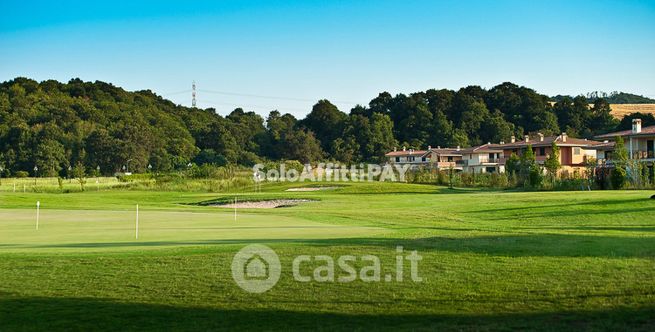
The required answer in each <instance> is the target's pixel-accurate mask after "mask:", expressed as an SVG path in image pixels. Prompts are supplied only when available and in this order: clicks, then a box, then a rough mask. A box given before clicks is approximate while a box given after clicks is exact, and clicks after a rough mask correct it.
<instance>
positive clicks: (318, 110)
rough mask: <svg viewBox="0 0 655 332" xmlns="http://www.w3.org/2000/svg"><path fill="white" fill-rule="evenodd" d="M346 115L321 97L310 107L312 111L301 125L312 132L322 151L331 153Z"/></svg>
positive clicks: (341, 130)
mask: <svg viewBox="0 0 655 332" xmlns="http://www.w3.org/2000/svg"><path fill="white" fill-rule="evenodd" d="M347 117H348V116H347V115H346V114H345V113H343V112H341V111H339V109H338V108H337V107H336V106H334V105H333V104H332V103H330V102H329V101H328V100H325V99H323V100H319V101H318V103H316V105H314V107H312V111H311V112H310V113H309V114H308V115H307V117H305V119H304V120H302V121H301V125H302V126H304V127H306V128H307V129H309V130H311V131H312V132H314V134H315V136H316V138H317V139H318V140H319V141H320V142H321V148H322V149H323V150H324V151H327V152H329V153H330V154H333V153H334V151H332V150H331V148H332V146H333V142H334V140H336V139H337V138H339V137H340V136H341V134H342V132H343V128H344V124H345V121H346V118H347Z"/></svg>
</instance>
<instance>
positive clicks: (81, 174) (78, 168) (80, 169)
mask: <svg viewBox="0 0 655 332" xmlns="http://www.w3.org/2000/svg"><path fill="white" fill-rule="evenodd" d="M73 175H74V176H75V178H76V179H77V181H78V182H79V184H80V189H81V190H82V191H84V185H86V169H85V168H84V165H83V164H82V162H78V163H77V164H76V165H75V167H74V168H73Z"/></svg>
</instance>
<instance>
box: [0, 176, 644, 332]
mask: <svg viewBox="0 0 655 332" xmlns="http://www.w3.org/2000/svg"><path fill="white" fill-rule="evenodd" d="M300 186H309V185H307V184H298V183H296V184H267V185H264V186H263V187H262V190H261V192H234V193H229V194H220V193H193V192H166V191H135V190H127V189H125V190H117V189H116V190H114V189H101V190H89V191H86V192H77V193H35V192H25V193H24V192H7V191H5V192H0V331H4V330H26V331H29V330H34V331H37V330H38V331H43V330H47V331H57V330H80V331H91V330H100V329H102V330H106V329H115V330H118V329H120V330H123V331H149V330H234V329H237V328H238V329H244V330H262V329H263V330H288V329H298V330H353V329H355V330H397V329H417V330H435V329H436V330H462V329H466V330H471V329H472V330H503V329H504V330H508V329H538V330H612V329H614V330H616V329H625V328H631V329H634V330H650V329H652V327H653V326H655V200H652V199H649V197H650V196H651V195H653V194H655V192H653V191H593V192H516V191H489V190H476V189H448V188H444V187H437V186H433V185H417V184H403V183H340V184H339V187H338V188H334V189H332V190H319V191H306V192H305V191H286V190H287V189H288V188H292V187H300ZM235 197H236V198H237V200H238V201H251V200H252V201H261V200H269V199H306V200H309V201H307V202H303V203H299V204H298V205H297V206H291V207H281V208H275V209H236V216H235V210H234V209H233V208H228V207H221V206H220V205H218V203H223V202H230V201H232V200H233V199H234V198H235ZM37 201H39V202H40V209H39V227H38V230H37V229H36V202H37ZM214 203H216V204H214ZM137 204H138V205H139V236H138V239H137V238H136V205H137ZM249 244H264V245H266V246H269V247H270V248H272V249H273V250H275V252H276V253H277V255H278V257H279V259H280V261H281V265H282V272H281V277H280V279H279V282H278V283H277V284H276V285H275V286H274V287H273V288H272V289H270V290H269V291H267V292H264V293H261V294H254V293H248V292H246V291H244V290H242V289H241V288H239V286H237V284H236V283H235V282H234V280H233V278H232V274H231V270H230V266H231V263H232V257H233V256H234V255H235V254H236V253H237V252H238V251H239V250H240V249H241V248H243V247H244V246H246V245H249ZM398 247H402V248H403V249H404V251H405V253H407V254H408V253H409V252H410V251H416V252H417V253H418V254H419V255H421V257H422V260H420V261H419V263H418V274H419V276H420V277H421V278H422V281H413V280H411V279H410V278H409V277H407V278H405V280H403V281H396V280H395V279H394V280H391V281H385V280H382V281H380V282H365V281H362V280H355V281H352V282H319V281H316V280H311V281H309V282H301V281H296V280H295V279H294V276H293V274H292V271H291V266H292V261H293V260H294V258H295V257H297V256H298V255H309V256H311V257H315V256H319V255H327V256H330V257H333V258H334V260H335V261H336V260H337V258H338V257H340V256H342V255H353V256H358V257H359V256H363V255H375V256H377V257H379V259H380V261H381V266H382V274H383V275H385V274H386V273H389V272H393V271H394V270H395V265H394V264H395V259H396V255H397V250H398ZM353 265H354V266H355V267H356V269H359V268H361V267H363V266H364V265H366V264H365V263H363V262H361V261H357V262H355V263H354V264H353ZM316 267H317V263H316V262H310V263H308V264H305V265H303V268H302V272H303V274H304V275H309V276H311V275H312V271H313V270H314V269H315V268H316ZM341 272H342V271H340V270H339V269H337V270H336V274H337V275H339V274H340V273H341ZM405 273H406V274H407V275H409V271H408V270H406V272H405ZM383 279H384V278H383Z"/></svg>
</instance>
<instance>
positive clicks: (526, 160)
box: [519, 145, 543, 188]
mask: <svg viewBox="0 0 655 332" xmlns="http://www.w3.org/2000/svg"><path fill="white" fill-rule="evenodd" d="M519 176H520V177H519V178H520V179H521V182H523V184H524V186H526V187H531V188H538V187H540V186H541V183H542V182H543V176H542V174H541V168H540V167H539V165H538V164H537V160H536V157H535V154H534V151H533V150H532V145H528V146H527V148H526V149H525V151H524V152H523V154H522V155H521V169H520V172H519Z"/></svg>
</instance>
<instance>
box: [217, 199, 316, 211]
mask: <svg viewBox="0 0 655 332" xmlns="http://www.w3.org/2000/svg"><path fill="white" fill-rule="evenodd" d="M311 201H312V200H309V199H272V200H268V201H243V202H239V201H237V203H236V204H234V203H227V204H214V205H213V206H216V207H223V208H235V207H236V208H237V209H275V208H279V207H286V206H296V205H298V204H300V203H306V202H311Z"/></svg>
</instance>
